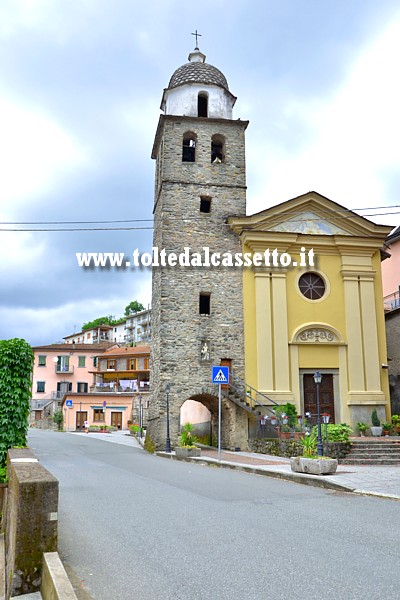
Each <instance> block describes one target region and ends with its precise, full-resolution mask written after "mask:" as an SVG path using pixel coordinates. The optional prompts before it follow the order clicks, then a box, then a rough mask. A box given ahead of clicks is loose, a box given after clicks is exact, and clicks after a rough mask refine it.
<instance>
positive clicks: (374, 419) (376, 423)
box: [371, 408, 381, 427]
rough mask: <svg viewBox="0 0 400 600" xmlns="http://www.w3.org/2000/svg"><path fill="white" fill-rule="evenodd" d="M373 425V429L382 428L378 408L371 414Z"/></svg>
mask: <svg viewBox="0 0 400 600" xmlns="http://www.w3.org/2000/svg"><path fill="white" fill-rule="evenodd" d="M371 423H372V426H373V427H380V426H381V422H380V420H379V417H378V413H377V412H376V408H374V410H373V411H372V414H371Z"/></svg>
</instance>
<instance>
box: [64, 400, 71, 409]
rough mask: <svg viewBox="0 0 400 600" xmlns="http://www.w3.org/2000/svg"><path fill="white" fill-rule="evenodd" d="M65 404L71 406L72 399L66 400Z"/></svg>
mask: <svg viewBox="0 0 400 600" xmlns="http://www.w3.org/2000/svg"><path fill="white" fill-rule="evenodd" d="M65 406H68V408H72V400H66V401H65Z"/></svg>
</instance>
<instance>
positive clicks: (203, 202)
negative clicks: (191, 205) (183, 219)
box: [200, 196, 211, 213]
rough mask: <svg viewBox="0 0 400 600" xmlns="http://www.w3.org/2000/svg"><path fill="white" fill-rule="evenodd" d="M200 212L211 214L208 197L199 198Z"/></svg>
mask: <svg viewBox="0 0 400 600" xmlns="http://www.w3.org/2000/svg"><path fill="white" fill-rule="evenodd" d="M200 212H202V213H210V212H211V198H209V197H208V196H200Z"/></svg>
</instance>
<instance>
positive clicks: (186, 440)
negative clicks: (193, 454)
mask: <svg viewBox="0 0 400 600" xmlns="http://www.w3.org/2000/svg"><path fill="white" fill-rule="evenodd" d="M194 430H195V426H194V425H193V424H192V423H185V424H184V425H183V427H182V428H181V434H180V436H179V440H178V443H179V446H183V447H185V448H193V447H194V445H195V444H197V442H198V439H197V437H196V436H195V435H194V433H193V431H194Z"/></svg>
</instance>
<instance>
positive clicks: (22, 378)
mask: <svg viewBox="0 0 400 600" xmlns="http://www.w3.org/2000/svg"><path fill="white" fill-rule="evenodd" d="M32 369H33V351H32V348H31V347H30V345H29V344H28V343H27V342H26V341H25V340H21V339H17V338H15V339H12V340H1V341H0V466H3V467H4V466H5V463H6V459H7V450H8V449H9V448H12V447H13V446H26V435H27V431H28V417H29V410H30V406H29V403H30V398H31V387H32Z"/></svg>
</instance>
